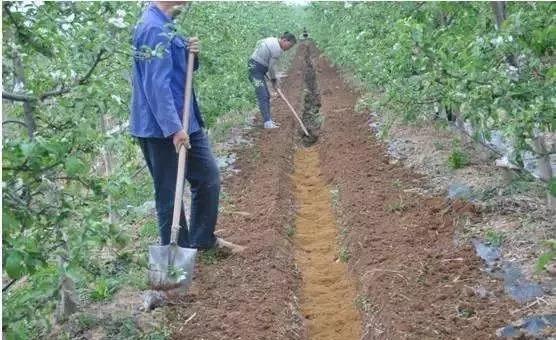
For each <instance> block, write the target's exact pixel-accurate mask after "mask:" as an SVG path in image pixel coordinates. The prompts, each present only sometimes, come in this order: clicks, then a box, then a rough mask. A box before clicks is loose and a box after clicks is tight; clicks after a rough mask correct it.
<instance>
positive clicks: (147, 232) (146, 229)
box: [139, 219, 158, 238]
mask: <svg viewBox="0 0 556 340" xmlns="http://www.w3.org/2000/svg"><path fill="white" fill-rule="evenodd" d="M139 236H141V238H157V237H158V224H157V222H156V220H154V219H149V220H147V221H145V223H144V224H143V225H142V226H141V229H139Z"/></svg>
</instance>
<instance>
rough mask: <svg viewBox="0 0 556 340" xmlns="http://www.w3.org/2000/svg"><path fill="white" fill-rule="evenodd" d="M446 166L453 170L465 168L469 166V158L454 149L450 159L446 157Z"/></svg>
mask: <svg viewBox="0 0 556 340" xmlns="http://www.w3.org/2000/svg"><path fill="white" fill-rule="evenodd" d="M448 165H449V166H450V168H452V169H454V170H456V169H461V168H463V167H466V166H467V165H469V156H468V155H467V154H466V153H464V152H463V151H461V150H459V149H457V148H454V149H452V153H451V154H450V157H448Z"/></svg>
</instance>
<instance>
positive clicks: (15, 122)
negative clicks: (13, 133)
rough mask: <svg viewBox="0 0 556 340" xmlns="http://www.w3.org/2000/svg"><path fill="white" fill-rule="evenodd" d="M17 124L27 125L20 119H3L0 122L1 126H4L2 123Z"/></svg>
mask: <svg viewBox="0 0 556 340" xmlns="http://www.w3.org/2000/svg"><path fill="white" fill-rule="evenodd" d="M10 123H11V124H19V125H23V126H24V127H27V124H25V123H24V122H22V121H20V120H11V119H8V120H5V121H3V122H2V126H4V124H10Z"/></svg>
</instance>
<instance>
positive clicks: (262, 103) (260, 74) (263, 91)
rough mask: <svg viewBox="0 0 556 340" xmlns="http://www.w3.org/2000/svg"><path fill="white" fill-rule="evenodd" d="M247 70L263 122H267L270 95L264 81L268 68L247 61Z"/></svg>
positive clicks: (250, 60)
mask: <svg viewBox="0 0 556 340" xmlns="http://www.w3.org/2000/svg"><path fill="white" fill-rule="evenodd" d="M247 68H248V70H249V81H251V84H253V86H254V87H255V95H256V96H257V103H258V104H259V110H260V111H261V114H262V115H263V121H264V122H268V121H269V120H271V119H272V117H271V115H270V93H269V92H268V88H267V86H266V81H265V79H264V76H265V74H266V72H268V67H266V66H264V65H262V64H260V63H258V62H256V61H255V60H253V59H249V61H248V62H247Z"/></svg>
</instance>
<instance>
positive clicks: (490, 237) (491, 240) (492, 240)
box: [485, 229, 504, 247]
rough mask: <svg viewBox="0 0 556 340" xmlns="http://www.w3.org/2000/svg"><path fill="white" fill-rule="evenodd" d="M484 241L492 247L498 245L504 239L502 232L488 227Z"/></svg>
mask: <svg viewBox="0 0 556 340" xmlns="http://www.w3.org/2000/svg"><path fill="white" fill-rule="evenodd" d="M485 241H486V242H487V243H488V244H489V245H491V246H493V247H500V245H501V244H502V242H503V241H504V234H503V233H501V232H499V231H497V230H493V229H489V230H487V231H486V233H485Z"/></svg>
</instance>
